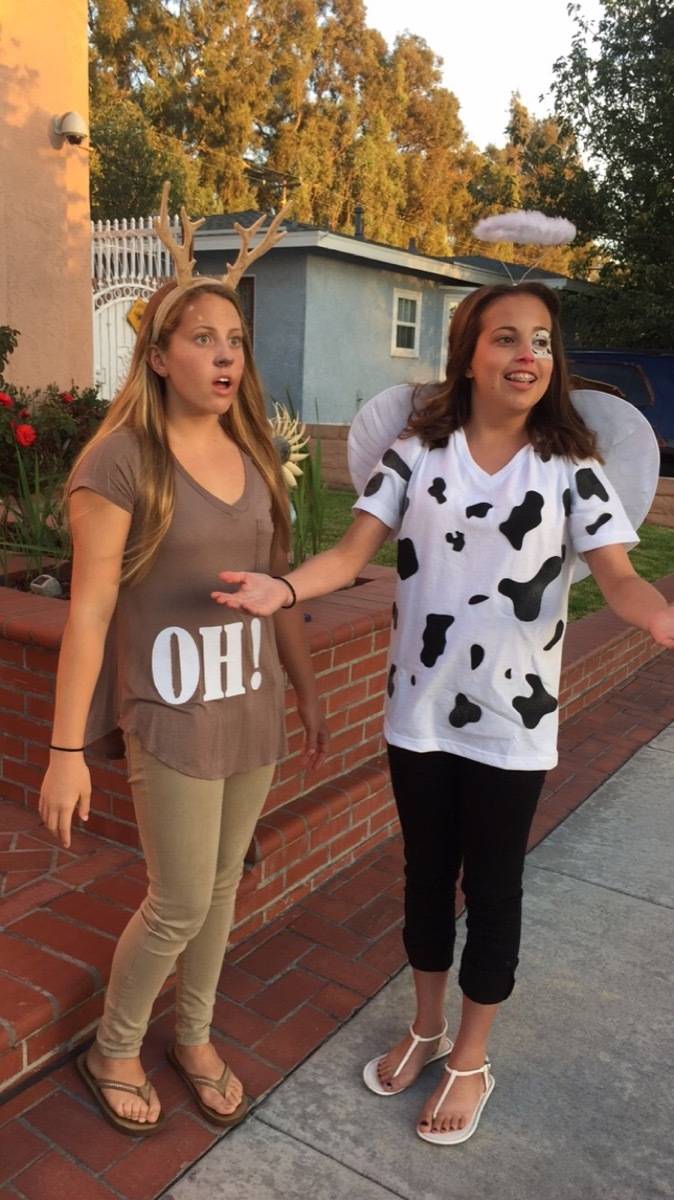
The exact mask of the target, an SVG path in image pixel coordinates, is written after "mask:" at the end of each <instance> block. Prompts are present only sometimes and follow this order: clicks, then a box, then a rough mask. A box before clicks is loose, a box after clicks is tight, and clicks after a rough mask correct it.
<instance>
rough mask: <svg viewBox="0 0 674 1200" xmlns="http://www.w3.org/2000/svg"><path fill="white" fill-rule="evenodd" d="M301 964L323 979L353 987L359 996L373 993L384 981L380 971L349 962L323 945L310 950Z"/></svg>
mask: <svg viewBox="0 0 674 1200" xmlns="http://www.w3.org/2000/svg"><path fill="white" fill-rule="evenodd" d="M303 965H304V966H305V967H306V969H307V970H308V971H314V972H315V973H316V974H317V975H321V976H322V977H323V978H324V979H329V980H332V981H333V982H334V983H341V984H343V986H344V987H348V988H353V990H354V991H356V992H360V994H361V996H372V995H374V993H375V992H377V991H378V990H379V988H380V987H382V985H383V984H384V983H386V976H385V975H384V974H383V973H382V972H381V971H377V970H374V968H372V967H369V966H366V965H364V964H363V963H362V962H361V961H358V962H351V961H349V959H347V958H344V957H343V956H342V955H341V954H336V953H335V952H334V951H333V950H328V949H326V948H325V947H324V946H320V947H316V949H315V950H312V951H311V953H310V954H308V955H307V956H306V958H305V960H304V964H303Z"/></svg>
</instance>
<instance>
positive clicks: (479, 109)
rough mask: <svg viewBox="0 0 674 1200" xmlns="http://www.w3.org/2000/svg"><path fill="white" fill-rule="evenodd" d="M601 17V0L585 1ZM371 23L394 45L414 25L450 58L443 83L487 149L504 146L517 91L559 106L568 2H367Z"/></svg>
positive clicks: (539, 106) (541, 108)
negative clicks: (557, 67)
mask: <svg viewBox="0 0 674 1200" xmlns="http://www.w3.org/2000/svg"><path fill="white" fill-rule="evenodd" d="M580 4H581V9H582V11H583V13H584V14H585V16H587V17H589V18H591V19H592V20H596V18H597V17H598V16H600V15H601V12H602V4H601V0H580ZM365 7H366V10H367V23H368V25H369V26H371V27H373V28H375V29H378V30H379V31H380V33H382V34H383V35H384V37H385V38H386V40H387V41H388V42H389V44H391V43H392V42H393V40H394V39H395V37H396V34H398V33H402V32H403V31H404V30H405V29H409V31H410V32H411V33H416V34H419V35H420V36H421V37H423V38H425V40H426V41H427V42H428V44H429V46H430V47H431V49H432V50H434V51H435V53H436V54H438V55H439V56H440V57H441V58H442V59H444V66H443V74H444V78H443V82H444V85H445V87H447V88H449V90H450V91H452V92H454V94H455V96H456V97H457V99H458V101H459V103H460V105H461V119H462V121H463V124H464V127H465V129H466V132H467V134H468V137H469V138H471V140H472V141H474V142H475V143H476V144H477V145H478V146H479V148H480V149H481V150H483V149H484V147H485V146H486V145H487V143H488V142H494V143H495V144H496V145H497V146H502V145H503V144H504V142H505V137H504V129H505V125H506V122H507V119H508V107H509V102H510V96H511V93H512V92H515V91H518V92H519V93H520V94H521V96H522V100H523V101H524V103H525V104H526V106H527V108H528V109H529V110H530V111H531V112H532V113H534V114H536V115H538V116H542V115H544V114H545V113H548V112H550V111H551V109H552V102H551V100H550V99H549V98H548V99H547V100H545V101H544V102H543V103H540V102H539V96H540V95H541V94H542V93H545V92H548V91H549V89H550V84H551V82H552V77H553V70H552V67H553V63H554V62H555V59H557V58H559V57H560V55H563V54H565V53H566V52H567V50H568V49H569V47H570V45H571V36H572V33H573V28H574V26H573V22H572V21H571V20H570V18H569V17H568V15H567V12H566V7H567V0H414V2H413V3H410V0H365Z"/></svg>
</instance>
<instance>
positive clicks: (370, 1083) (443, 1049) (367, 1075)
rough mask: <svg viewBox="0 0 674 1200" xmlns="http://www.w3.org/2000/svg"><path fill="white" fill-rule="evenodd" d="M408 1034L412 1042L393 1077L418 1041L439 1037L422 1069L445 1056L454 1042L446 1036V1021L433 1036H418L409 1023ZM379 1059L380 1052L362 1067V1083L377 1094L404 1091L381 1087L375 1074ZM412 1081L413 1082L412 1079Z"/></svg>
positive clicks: (408, 1058) (407, 1060) (412, 1052)
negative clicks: (436, 1046) (437, 1044)
mask: <svg viewBox="0 0 674 1200" xmlns="http://www.w3.org/2000/svg"><path fill="white" fill-rule="evenodd" d="M410 1036H411V1038H412V1042H411V1044H410V1047H409V1049H408V1050H406V1051H405V1053H404V1054H403V1056H402V1058H401V1060H400V1062H399V1063H398V1066H397V1067H396V1069H395V1071H394V1072H393V1075H392V1078H393V1079H395V1077H396V1075H398V1074H399V1073H400V1072H401V1071H402V1069H403V1067H404V1066H405V1064H406V1063H408V1062H409V1060H410V1058H411V1056H412V1055H413V1054H414V1051H415V1050H416V1048H417V1046H418V1045H419V1043H420V1042H435V1041H437V1039H438V1038H440V1047H439V1048H438V1049H437V1050H436V1052H435V1054H432V1055H431V1057H430V1058H428V1059H427V1060H426V1062H425V1063H424V1066H423V1067H422V1068H421V1070H422V1071H423V1069H424V1067H427V1066H428V1065H429V1063H432V1062H435V1061H436V1059H438V1058H445V1057H446V1055H448V1054H449V1052H450V1050H452V1049H453V1048H454V1043H453V1042H450V1040H449V1038H448V1037H447V1022H446V1021H445V1024H444V1026H443V1028H442V1033H434V1034H433V1037H419V1034H418V1033H415V1032H414V1027H413V1026H412V1025H410ZM381 1060H382V1055H381V1054H380V1055H378V1057H377V1058H371V1059H370V1061H369V1063H367V1064H366V1065H365V1066H364V1067H363V1083H364V1084H365V1086H366V1087H368V1088H369V1089H370V1091H371V1092H375V1093H376V1095H377V1096H397V1095H398V1094H399V1093H400V1092H404V1091H405V1088H398V1089H397V1090H395V1089H393V1088H383V1087H382V1086H381V1084H380V1082H379V1076H378V1074H377V1067H378V1066H379V1063H380V1062H381ZM420 1074H421V1072H420ZM412 1082H414V1080H413V1081H412ZM411 1086H412V1084H410V1083H408V1084H407V1087H411Z"/></svg>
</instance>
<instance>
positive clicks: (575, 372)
mask: <svg viewBox="0 0 674 1200" xmlns="http://www.w3.org/2000/svg"><path fill="white" fill-rule="evenodd" d="M567 361H568V364H569V371H570V372H571V375H572V376H573V378H574V382H575V385H576V387H592V385H593V384H594V385H595V386H598V387H599V389H600V390H601V391H608V392H612V393H613V394H614V395H616V396H622V397H623V399H625V400H629V402H630V404H633V405H634V406H635V408H638V409H639V410H640V411H641V412H642V413H643V414H644V416H645V417H646V419H647V420H648V421H650V423H651V425H652V426H653V429H654V430H655V436H656V437H657V439H658V442H659V444H660V454H661V459H662V473H663V475H674V351H670V350H569V351H567Z"/></svg>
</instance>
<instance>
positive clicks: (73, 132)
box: [53, 112, 89, 146]
mask: <svg viewBox="0 0 674 1200" xmlns="http://www.w3.org/2000/svg"><path fill="white" fill-rule="evenodd" d="M53 132H54V135H55V137H56V138H58V139H59V140H60V141H61V142H63V140H65V141H66V142H68V144H69V145H70V146H81V145H82V142H83V141H84V140H85V138H88V137H89V126H88V125H87V123H86V121H85V120H84V117H81V116H80V114H79V113H78V112H67V113H64V114H63V116H62V117H54V120H53Z"/></svg>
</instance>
